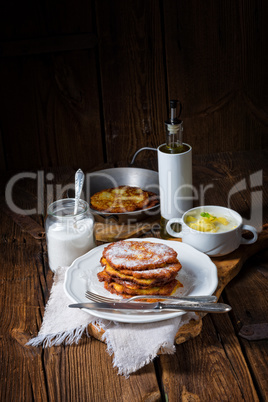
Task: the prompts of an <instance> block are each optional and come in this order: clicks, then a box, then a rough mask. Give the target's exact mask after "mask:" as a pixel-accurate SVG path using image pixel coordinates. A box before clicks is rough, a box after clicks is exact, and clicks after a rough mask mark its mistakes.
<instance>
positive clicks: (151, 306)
mask: <svg viewBox="0 0 268 402" xmlns="http://www.w3.org/2000/svg"><path fill="white" fill-rule="evenodd" d="M69 307H71V308H86V309H90V310H127V311H128V312H130V311H135V310H137V311H146V312H150V311H158V312H161V311H163V310H176V311H198V312H206V313H226V312H228V311H230V310H231V306H229V305H227V304H223V303H191V302H189V301H188V302H182V301H181V302H178V303H173V304H166V303H160V302H156V303H127V302H119V303H118V302H113V303H76V304H70V305H69Z"/></svg>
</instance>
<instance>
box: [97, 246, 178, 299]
mask: <svg viewBox="0 0 268 402" xmlns="http://www.w3.org/2000/svg"><path fill="white" fill-rule="evenodd" d="M100 262H101V265H102V266H103V267H104V269H103V271H101V272H99V273H98V278H99V281H101V282H102V281H103V282H104V287H105V289H107V290H108V291H109V292H111V293H116V294H118V295H121V296H123V297H124V298H128V297H132V296H137V295H145V296H146V295H163V296H164V295H165V296H169V295H171V294H173V293H174V292H175V290H176V289H177V288H178V287H180V286H182V284H181V283H180V282H179V281H178V280H177V279H176V275H177V273H178V272H179V270H180V269H181V264H180V262H179V261H178V259H177V253H176V251H175V250H173V249H172V248H171V247H168V246H166V245H165V244H161V243H152V242H146V241H131V240H130V241H124V240H122V241H118V242H115V243H111V244H110V245H109V246H107V247H106V248H105V249H104V251H103V254H102V258H101V260H100Z"/></svg>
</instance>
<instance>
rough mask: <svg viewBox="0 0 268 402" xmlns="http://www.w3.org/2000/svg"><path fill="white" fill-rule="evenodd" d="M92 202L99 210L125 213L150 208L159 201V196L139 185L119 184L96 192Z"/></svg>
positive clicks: (94, 207) (93, 206) (92, 205)
mask: <svg viewBox="0 0 268 402" xmlns="http://www.w3.org/2000/svg"><path fill="white" fill-rule="evenodd" d="M90 203H91V207H92V208H93V209H95V210H97V211H102V212H112V213H124V212H132V211H137V210H140V209H144V208H148V207H149V208H150V207H152V206H154V205H156V203H158V198H157V197H156V195H155V194H154V193H151V192H147V191H143V190H142V189H141V188H139V187H131V186H119V187H115V188H108V189H105V190H102V191H99V192H98V193H95V194H94V195H93V196H92V197H91V199H90Z"/></svg>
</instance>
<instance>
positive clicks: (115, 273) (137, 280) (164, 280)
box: [105, 264, 177, 287]
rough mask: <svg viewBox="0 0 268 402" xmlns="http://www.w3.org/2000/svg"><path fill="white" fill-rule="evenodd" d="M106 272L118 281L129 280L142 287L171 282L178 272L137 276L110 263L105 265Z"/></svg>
mask: <svg viewBox="0 0 268 402" xmlns="http://www.w3.org/2000/svg"><path fill="white" fill-rule="evenodd" d="M105 272H106V273H107V274H108V275H110V276H111V277H112V279H113V280H114V281H115V282H117V283H122V281H128V282H132V283H135V284H137V285H138V286H140V287H149V286H156V285H159V286H161V284H165V283H167V282H170V281H171V280H172V279H175V277H176V275H177V272H173V273H172V275H169V276H167V277H166V278H163V277H162V278H147V279H144V278H135V277H133V276H132V275H125V274H122V273H121V272H120V271H117V270H116V269H114V268H112V267H111V266H110V265H109V264H108V265H106V267H105Z"/></svg>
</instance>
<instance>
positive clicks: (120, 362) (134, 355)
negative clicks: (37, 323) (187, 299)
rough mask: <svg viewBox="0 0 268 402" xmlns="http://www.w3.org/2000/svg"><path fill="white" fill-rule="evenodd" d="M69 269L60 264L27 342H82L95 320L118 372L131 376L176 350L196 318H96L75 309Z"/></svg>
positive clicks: (43, 344) (44, 343)
mask: <svg viewBox="0 0 268 402" xmlns="http://www.w3.org/2000/svg"><path fill="white" fill-rule="evenodd" d="M66 270H67V268H63V267H59V268H58V269H57V271H56V273H55V275H54V282H53V286H52V289H51V294H50V297H49V300H48V302H47V305H46V308H45V314H44V317H43V322H42V326H41V328H40V331H39V333H38V335H37V337H36V338H33V339H31V340H30V341H29V342H28V343H27V345H29V346H40V345H42V346H43V347H49V346H53V345H55V346H57V345H60V344H61V343H63V342H65V344H71V343H73V342H75V343H78V342H79V340H80V338H81V337H82V335H83V334H84V333H86V334H87V335H88V336H89V334H88V333H87V327H88V324H90V323H95V324H97V325H98V327H99V328H102V329H103V330H104V331H105V333H104V335H103V340H104V341H105V342H106V344H107V350H108V352H109V354H110V355H112V354H113V356H114V357H113V365H114V367H117V368H118V374H123V375H125V376H129V374H131V373H133V372H135V371H137V370H138V369H140V368H141V367H143V366H145V365H146V364H148V363H150V362H151V361H152V360H153V359H154V358H155V357H156V356H157V353H158V352H159V351H161V352H162V353H174V352H175V345H174V339H175V335H176V333H177V331H178V330H179V328H180V327H181V326H182V325H184V324H186V323H188V322H189V321H190V320H191V319H195V318H196V315H195V314H194V313H187V314H185V315H183V316H180V317H176V318H172V319H169V320H164V321H159V322H156V323H148V324H125V323H116V322H112V321H108V320H103V319H99V318H96V317H94V316H92V315H90V314H88V313H85V312H84V311H82V310H79V309H71V308H69V307H68V305H69V304H70V303H71V302H70V299H69V298H68V297H67V295H66V294H65V292H64V289H63V284H64V277H65V272H66Z"/></svg>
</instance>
